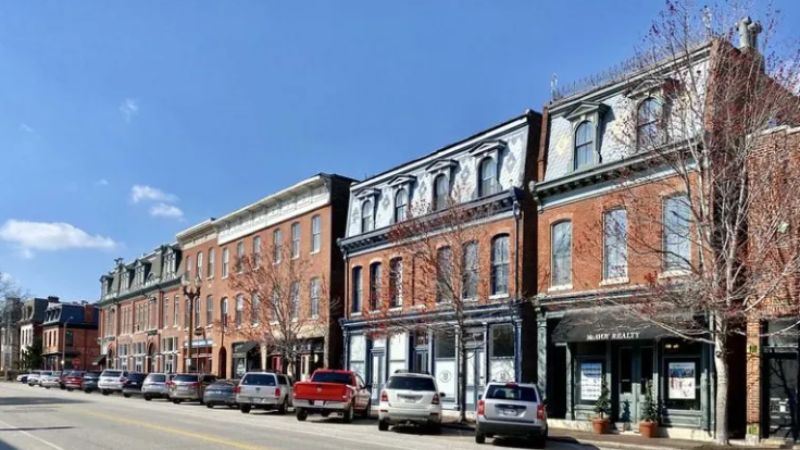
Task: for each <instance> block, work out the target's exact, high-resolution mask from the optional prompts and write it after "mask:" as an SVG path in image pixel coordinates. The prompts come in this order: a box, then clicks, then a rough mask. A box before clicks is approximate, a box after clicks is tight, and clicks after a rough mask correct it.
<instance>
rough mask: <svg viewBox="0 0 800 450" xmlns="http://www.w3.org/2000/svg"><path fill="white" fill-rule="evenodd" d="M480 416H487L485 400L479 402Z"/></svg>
mask: <svg viewBox="0 0 800 450" xmlns="http://www.w3.org/2000/svg"><path fill="white" fill-rule="evenodd" d="M478 415H479V416H484V415H486V404H485V403H484V402H483V400H478Z"/></svg>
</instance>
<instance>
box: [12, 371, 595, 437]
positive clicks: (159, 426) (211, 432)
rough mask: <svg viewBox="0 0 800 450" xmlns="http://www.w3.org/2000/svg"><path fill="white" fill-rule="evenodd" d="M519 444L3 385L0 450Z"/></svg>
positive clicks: (457, 433) (449, 432) (369, 423)
mask: <svg viewBox="0 0 800 450" xmlns="http://www.w3.org/2000/svg"><path fill="white" fill-rule="evenodd" d="M524 445H525V444H524V443H522V442H515V441H498V440H495V442H492V440H488V441H487V444H485V445H482V446H481V445H477V444H475V441H474V437H473V433H472V432H471V431H467V430H458V429H445V430H443V432H442V434H441V435H427V434H423V433H422V432H421V431H419V430H418V429H416V428H413V427H407V428H397V427H395V428H392V429H391V430H390V431H388V432H380V431H378V427H377V424H376V422H375V421H374V420H356V421H355V422H353V423H352V424H344V423H341V421H340V420H339V419H336V418H328V419H323V418H321V417H313V416H312V417H310V418H309V420H308V421H307V422H298V421H297V419H295V417H294V415H293V414H291V413H290V414H287V415H285V416H280V415H278V414H276V413H272V412H254V413H250V414H242V413H241V412H239V411H238V410H234V409H228V408H216V409H213V410H211V409H208V408H206V407H204V406H200V405H199V404H197V403H184V404H181V405H173V404H172V403H167V402H166V401H164V400H153V401H150V402H146V401H144V400H143V399H141V398H136V397H134V398H127V399H126V398H123V397H122V396H119V395H112V396H108V397H104V396H102V395H100V394H97V393H95V394H85V393H83V392H77V391H76V392H67V391H61V390H59V389H49V390H48V389H44V388H40V387H28V386H27V385H23V384H19V383H5V382H4V383H0V449H26V450H27V449H31V450H33V449H56V450H59V449H76V450H77V449H80V450H92V449H159V448H169V449H195V450H196V449H212V448H214V449H220V448H236V449H248V450H249V449H274V450H278V449H354V450H360V449H402V450H408V449H433V450H435V449H441V450H457V449H477V448H524ZM547 448H551V449H564V450H567V449H569V450H585V449H589V448H596V447H587V446H583V445H580V444H576V443H566V442H552V441H551V442H548V444H547Z"/></svg>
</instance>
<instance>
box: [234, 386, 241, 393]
mask: <svg viewBox="0 0 800 450" xmlns="http://www.w3.org/2000/svg"><path fill="white" fill-rule="evenodd" d="M240 392H242V388H241V387H239V386H234V388H233V393H234V394H238V393H240Z"/></svg>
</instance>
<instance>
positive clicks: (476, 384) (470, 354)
mask: <svg viewBox="0 0 800 450" xmlns="http://www.w3.org/2000/svg"><path fill="white" fill-rule="evenodd" d="M485 365H486V364H485V358H484V354H483V349H469V350H467V395H466V397H467V398H466V402H467V405H466V406H467V411H472V410H475V408H476V405H477V404H478V396H479V395H481V394H482V393H483V388H484V386H485V383H486V380H485V376H484V374H485V373H486V368H485Z"/></svg>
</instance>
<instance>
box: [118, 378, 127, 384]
mask: <svg viewBox="0 0 800 450" xmlns="http://www.w3.org/2000/svg"><path fill="white" fill-rule="evenodd" d="M119 382H120V383H122V384H125V383H127V382H128V379H127V378H125V377H122V378H120V379H119Z"/></svg>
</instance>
